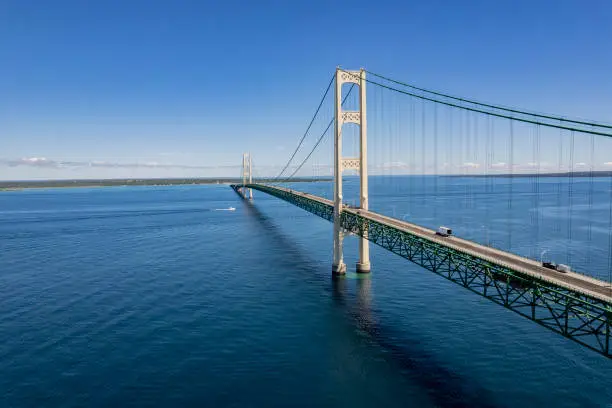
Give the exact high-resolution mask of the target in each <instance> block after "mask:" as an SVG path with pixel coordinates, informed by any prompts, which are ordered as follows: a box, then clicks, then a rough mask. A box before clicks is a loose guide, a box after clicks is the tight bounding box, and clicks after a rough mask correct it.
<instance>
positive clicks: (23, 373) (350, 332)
mask: <svg viewBox="0 0 612 408" xmlns="http://www.w3.org/2000/svg"><path fill="white" fill-rule="evenodd" d="M431 180H432V179H428V178H426V177H425V178H422V177H421V178H414V179H411V180H410V181H407V180H404V182H397V181H395V182H391V181H389V178H382V177H381V178H376V177H372V178H371V182H370V183H371V208H373V209H374V210H378V211H380V212H383V213H387V214H390V215H394V216H396V217H398V218H404V219H410V220H412V221H413V222H416V223H418V224H422V225H425V226H428V227H437V226H438V225H449V226H452V227H453V229H454V230H455V231H456V232H457V234H459V235H462V236H464V237H467V238H470V239H475V240H478V241H480V242H488V243H490V244H492V245H494V246H497V247H500V248H504V249H512V250H513V251H514V252H518V253H521V254H523V255H527V256H531V257H536V258H537V257H539V256H541V255H542V252H543V251H546V253H545V255H544V256H546V257H549V258H551V259H553V260H555V261H558V262H567V263H569V264H570V265H571V266H572V267H573V268H574V269H576V270H579V271H581V272H584V273H589V274H591V275H593V276H597V277H599V278H601V279H604V280H607V279H608V273H609V270H610V268H609V258H610V254H609V253H610V243H609V239H610V222H609V212H610V210H609V200H610V199H609V197H610V181H609V180H608V179H595V180H588V179H585V180H575V181H573V182H572V184H571V185H570V184H569V183H568V182H567V180H566V181H562V180H557V179H553V178H551V179H542V180H540V181H539V182H538V184H537V188H535V187H536V186H535V184H534V183H533V182H531V181H530V180H529V179H515V180H508V179H494V180H493V179H486V180H485V179H463V178H438V179H437V180H436V182H435V184H434V183H432V182H431ZM356 187H357V181H356V180H355V179H348V180H347V182H346V190H347V194H346V195H345V196H346V197H347V200H348V201H350V200H351V199H352V198H356V197H357V194H356ZM294 188H296V189H301V190H304V191H310V192H312V193H317V194H321V195H326V196H330V193H331V186H330V184H329V183H314V184H301V185H298V184H295V185H294ZM509 191H512V193H511V195H510V193H509ZM434 193H435V194H434ZM568 194H569V195H568ZM509 197H512V202H511V203H509V202H508V198H509ZM569 197H571V198H569ZM230 206H233V207H235V208H236V210H235V211H221V209H226V208H228V207H230ZM345 242H346V245H345V261H346V262H347V265H348V266H349V273H348V274H347V276H346V279H342V280H338V281H333V280H332V279H331V257H332V247H331V244H332V231H331V224H329V223H328V222H327V221H324V220H321V219H319V218H317V217H315V216H313V215H311V214H309V213H307V212H305V211H303V210H301V209H299V208H296V207H292V206H291V205H289V204H287V203H285V202H282V201H280V200H278V199H275V198H272V197H268V196H265V195H263V194H262V193H258V192H255V200H254V202H253V204H252V205H251V204H249V203H246V202H244V201H242V200H240V199H239V198H238V196H237V195H236V194H235V193H234V192H233V191H232V190H231V189H230V188H229V187H228V186H224V185H210V186H176V187H129V188H128V187H118V188H96V189H85V188H78V189H47V190H44V189H41V190H27V191H14V192H0V245H1V248H0V339H1V341H0V407H44V406H53V407H56V406H61V407H83V406H99V407H106V406H113V405H114V406H219V407H224V406H234V407H250V406H252V407H274V406H278V407H284V406H303V407H313V406H334V407H339V406H347V407H373V406H377V407H378V406H380V407H394V406H398V407H399V406H402V407H405V406H418V407H447V406H465V407H489V406H499V407H531V406H559V407H561V406H562V407H585V406H587V407H602V406H603V407H605V406H612V361H610V360H609V359H606V358H605V357H603V356H600V355H599V354H596V353H595V352H593V351H590V350H588V349H585V348H583V347H581V346H580V345H577V344H575V343H573V342H571V341H569V340H567V339H564V338H562V337H561V336H560V335H558V334H555V333H552V332H549V331H548V330H546V329H544V328H542V327H540V326H538V325H536V324H535V323H533V322H530V321H528V320H526V319H524V318H522V317H520V316H518V315H516V314H514V313H513V312H511V311H508V310H505V309H504V308H502V307H500V306H498V305H496V304H493V303H491V302H490V301H488V300H486V299H483V298H481V297H479V296H477V295H475V294H473V293H471V292H469V291H467V290H465V289H463V288H461V287H459V286H457V285H455V284H453V283H451V282H449V281H446V280H444V279H442V278H440V277H438V276H437V275H434V274H432V273H430V272H428V271H426V270H424V269H421V268H419V267H418V266H416V265H414V264H411V263H410V262H408V261H406V260H404V259H402V258H399V257H397V256H395V255H393V254H391V253H388V252H386V251H385V250H383V249H381V248H378V247H375V246H372V265H373V270H372V274H371V275H369V276H366V277H360V276H357V275H356V274H355V273H353V272H352V271H353V270H354V263H355V262H356V260H357V246H356V240H355V239H354V238H351V237H349V238H347V239H346V241H345Z"/></svg>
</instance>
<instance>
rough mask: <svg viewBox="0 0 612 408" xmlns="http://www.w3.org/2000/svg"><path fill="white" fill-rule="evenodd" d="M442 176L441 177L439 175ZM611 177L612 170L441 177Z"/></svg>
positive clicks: (451, 175) (450, 175) (449, 175)
mask: <svg viewBox="0 0 612 408" xmlns="http://www.w3.org/2000/svg"><path fill="white" fill-rule="evenodd" d="M441 176H442V175H441ZM591 176H592V177H612V170H599V171H592V172H591V171H574V172H569V171H568V172H565V173H512V174H508V173H505V174H448V175H443V177H511V178H521V177H523V178H525V177H582V178H584V177H591Z"/></svg>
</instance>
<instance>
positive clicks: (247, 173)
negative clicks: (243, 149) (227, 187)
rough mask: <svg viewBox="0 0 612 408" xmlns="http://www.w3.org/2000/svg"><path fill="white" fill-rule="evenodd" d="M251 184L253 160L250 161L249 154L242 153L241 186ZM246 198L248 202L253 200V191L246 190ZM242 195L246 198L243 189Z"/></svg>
mask: <svg viewBox="0 0 612 408" xmlns="http://www.w3.org/2000/svg"><path fill="white" fill-rule="evenodd" d="M251 183H253V160H252V159H251V153H243V154H242V185H243V186H244V185H246V184H251ZM248 190H249V193H248V198H249V200H252V199H253V190H252V189H250V188H249V189H248ZM243 195H244V197H245V198H247V193H246V191H244V187H243Z"/></svg>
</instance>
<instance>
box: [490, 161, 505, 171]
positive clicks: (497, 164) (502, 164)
mask: <svg viewBox="0 0 612 408" xmlns="http://www.w3.org/2000/svg"><path fill="white" fill-rule="evenodd" d="M491 167H493V168H495V169H503V168H506V167H508V164H507V163H504V162H498V163H493V164H492V165H491Z"/></svg>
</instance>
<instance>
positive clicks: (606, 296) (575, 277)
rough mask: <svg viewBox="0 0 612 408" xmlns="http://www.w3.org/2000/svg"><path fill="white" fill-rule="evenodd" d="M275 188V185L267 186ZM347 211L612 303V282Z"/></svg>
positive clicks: (330, 203)
mask: <svg viewBox="0 0 612 408" xmlns="http://www.w3.org/2000/svg"><path fill="white" fill-rule="evenodd" d="M267 187H271V186H267ZM272 188H276V189H278V190H281V191H286V192H290V193H292V194H294V195H297V196H302V197H305V198H308V199H311V200H314V201H318V202H320V203H322V204H325V205H328V206H331V207H333V206H334V203H333V201H331V200H328V199H326V198H323V197H318V196H315V195H312V194H309V193H303V192H300V191H295V190H290V189H287V188H283V187H276V186H274V187H272ZM343 211H346V212H348V213H352V214H356V215H358V216H361V217H363V218H365V219H369V220H372V221H376V222H378V223H380V224H385V225H389V226H392V227H393V228H396V229H398V230H400V231H405V232H407V233H409V234H412V235H415V236H417V237H420V238H423V239H426V240H429V241H432V242H436V243H438V244H440V245H443V246H446V247H449V248H453V249H455V250H458V251H461V252H464V253H466V254H469V255H472V256H475V257H478V258H480V259H483V260H486V261H488V262H491V263H494V264H497V265H500V266H503V267H506V268H509V269H511V270H514V271H516V272H519V273H521V274H524V275H527V276H531V277H535V278H537V279H540V280H543V281H546V282H549V283H552V284H554V285H556V286H559V287H562V288H565V289H569V290H572V291H575V292H578V293H582V294H584V295H588V296H591V297H594V298H597V299H599V300H602V301H604V302H607V303H609V304H612V286H611V285H610V283H608V282H604V281H601V280H598V279H595V278H593V277H590V276H587V275H582V274H579V273H575V272H565V273H563V272H558V271H556V270H552V269H548V268H544V267H543V266H542V265H541V263H540V262H537V261H535V260H533V259H529V258H525V257H522V256H519V255H515V254H512V253H509V252H505V251H502V250H499V249H495V248H491V247H488V246H485V245H481V244H478V243H476V242H473V241H468V240H466V239H462V238H459V237H456V236H449V237H442V236H440V235H437V234H436V232H435V231H434V230H431V229H428V228H424V227H421V226H418V225H415V224H411V223H409V222H406V221H402V220H398V219H395V218H392V217H388V216H385V215H381V214H378V213H375V212H373V211H366V210H361V209H355V208H348V207H345V208H344V209H343Z"/></svg>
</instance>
